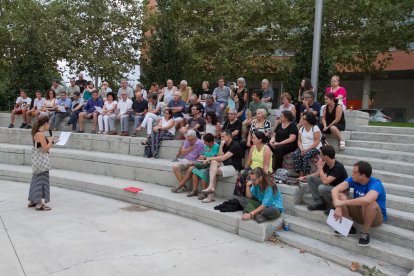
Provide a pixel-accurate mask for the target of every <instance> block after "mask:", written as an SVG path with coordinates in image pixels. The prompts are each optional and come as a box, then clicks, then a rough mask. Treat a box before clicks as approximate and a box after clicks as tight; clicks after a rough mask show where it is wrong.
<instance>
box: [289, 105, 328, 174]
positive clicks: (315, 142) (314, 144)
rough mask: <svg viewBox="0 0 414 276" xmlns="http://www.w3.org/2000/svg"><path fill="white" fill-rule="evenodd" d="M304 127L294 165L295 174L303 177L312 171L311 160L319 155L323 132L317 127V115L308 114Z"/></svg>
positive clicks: (305, 115) (300, 133)
mask: <svg viewBox="0 0 414 276" xmlns="http://www.w3.org/2000/svg"><path fill="white" fill-rule="evenodd" d="M302 122H303V127H301V128H300V129H299V135H298V148H297V149H296V150H295V151H294V152H293V165H294V167H295V172H297V173H300V174H301V176H303V175H308V174H309V173H310V171H311V164H310V162H311V159H312V158H313V157H314V156H315V155H319V153H320V152H319V148H320V147H321V146H322V143H321V130H320V129H319V127H318V126H317V119H316V116H315V114H313V113H312V112H307V113H305V114H303V117H302Z"/></svg>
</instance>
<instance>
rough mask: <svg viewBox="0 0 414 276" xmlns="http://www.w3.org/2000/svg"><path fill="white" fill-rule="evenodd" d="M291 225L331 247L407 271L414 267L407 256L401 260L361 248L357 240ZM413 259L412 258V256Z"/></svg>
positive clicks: (293, 229) (371, 249)
mask: <svg viewBox="0 0 414 276" xmlns="http://www.w3.org/2000/svg"><path fill="white" fill-rule="evenodd" d="M289 223H290V229H291V231H293V232H295V233H298V234H302V235H305V236H307V237H310V238H313V239H316V240H319V241H322V242H325V243H327V244H330V245H334V246H338V247H341V248H344V249H347V250H350V251H353V252H356V253H358V254H362V255H365V256H368V257H371V258H375V259H378V260H380V261H383V262H387V263H390V264H392V265H396V266H399V267H403V268H406V269H411V268H412V267H414V260H410V259H409V257H408V256H407V258H404V259H403V258H401V256H399V255H393V254H391V253H389V252H385V251H383V250H379V249H377V248H374V247H372V246H371V247H365V248H363V247H360V246H359V245H358V241H357V240H355V239H351V238H349V237H347V238H346V237H336V236H335V235H334V234H333V231H332V234H330V235H329V234H326V233H323V232H319V231H314V230H313V229H309V228H307V227H304V226H302V225H300V224H297V223H295V222H293V221H289ZM411 257H412V256H411Z"/></svg>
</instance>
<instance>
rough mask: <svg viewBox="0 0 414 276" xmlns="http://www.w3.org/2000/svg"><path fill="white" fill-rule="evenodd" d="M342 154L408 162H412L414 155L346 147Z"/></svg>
mask: <svg viewBox="0 0 414 276" xmlns="http://www.w3.org/2000/svg"><path fill="white" fill-rule="evenodd" d="M341 154H342V155H349V156H358V157H361V158H376V159H381V160H388V161H397V162H406V163H408V164H413V163H414V155H409V154H404V152H395V153H382V152H378V151H368V150H361V149H355V148H351V147H347V148H346V149H345V150H344V151H343V152H341Z"/></svg>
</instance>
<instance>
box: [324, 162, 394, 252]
mask: <svg viewBox="0 0 414 276" xmlns="http://www.w3.org/2000/svg"><path fill="white" fill-rule="evenodd" d="M371 174H372V167H371V165H370V164H369V163H368V162H365V161H359V162H357V163H355V164H354V166H353V168H352V177H348V178H347V179H345V181H344V182H342V183H341V184H339V185H338V186H336V187H335V188H333V189H332V192H331V193H332V203H333V205H334V206H335V215H334V216H335V219H336V220H342V217H347V218H351V219H353V220H354V221H356V222H358V223H359V224H362V225H363V227H362V232H361V235H360V238H359V243H358V244H359V245H360V246H368V245H369V229H370V228H371V227H377V226H380V225H381V224H382V223H383V222H385V221H386V220H387V209H386V194H385V190H384V185H383V184H382V183H381V181H380V180H378V179H376V178H374V177H371ZM349 188H353V189H354V197H353V199H350V198H348V196H347V191H348V189H349ZM349 234H356V229H355V227H353V226H352V228H351V230H350V232H349Z"/></svg>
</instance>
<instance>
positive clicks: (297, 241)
mask: <svg viewBox="0 0 414 276" xmlns="http://www.w3.org/2000/svg"><path fill="white" fill-rule="evenodd" d="M278 234H279V237H278V239H279V240H280V241H282V242H284V243H286V244H288V245H290V246H293V247H296V248H298V249H300V250H303V251H304V252H305V254H306V252H309V253H311V254H313V255H316V256H319V257H321V258H324V259H326V260H328V261H331V262H333V263H336V264H339V265H342V266H344V267H347V268H351V266H352V263H353V262H357V263H358V264H359V265H360V266H359V269H358V271H359V272H361V273H362V272H363V266H364V265H365V266H367V267H370V268H372V267H376V268H377V269H378V270H380V271H381V272H383V273H385V274H386V275H407V273H408V272H409V271H408V270H406V269H403V268H400V267H397V266H393V265H390V264H387V263H383V262H379V261H378V260H375V259H373V258H370V257H366V256H364V255H361V254H358V253H355V252H352V251H350V250H346V249H343V248H340V247H337V246H333V245H330V244H328V243H325V242H322V241H319V240H315V239H312V238H309V237H306V236H303V235H300V234H297V233H295V232H292V231H287V232H285V231H282V232H278Z"/></svg>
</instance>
